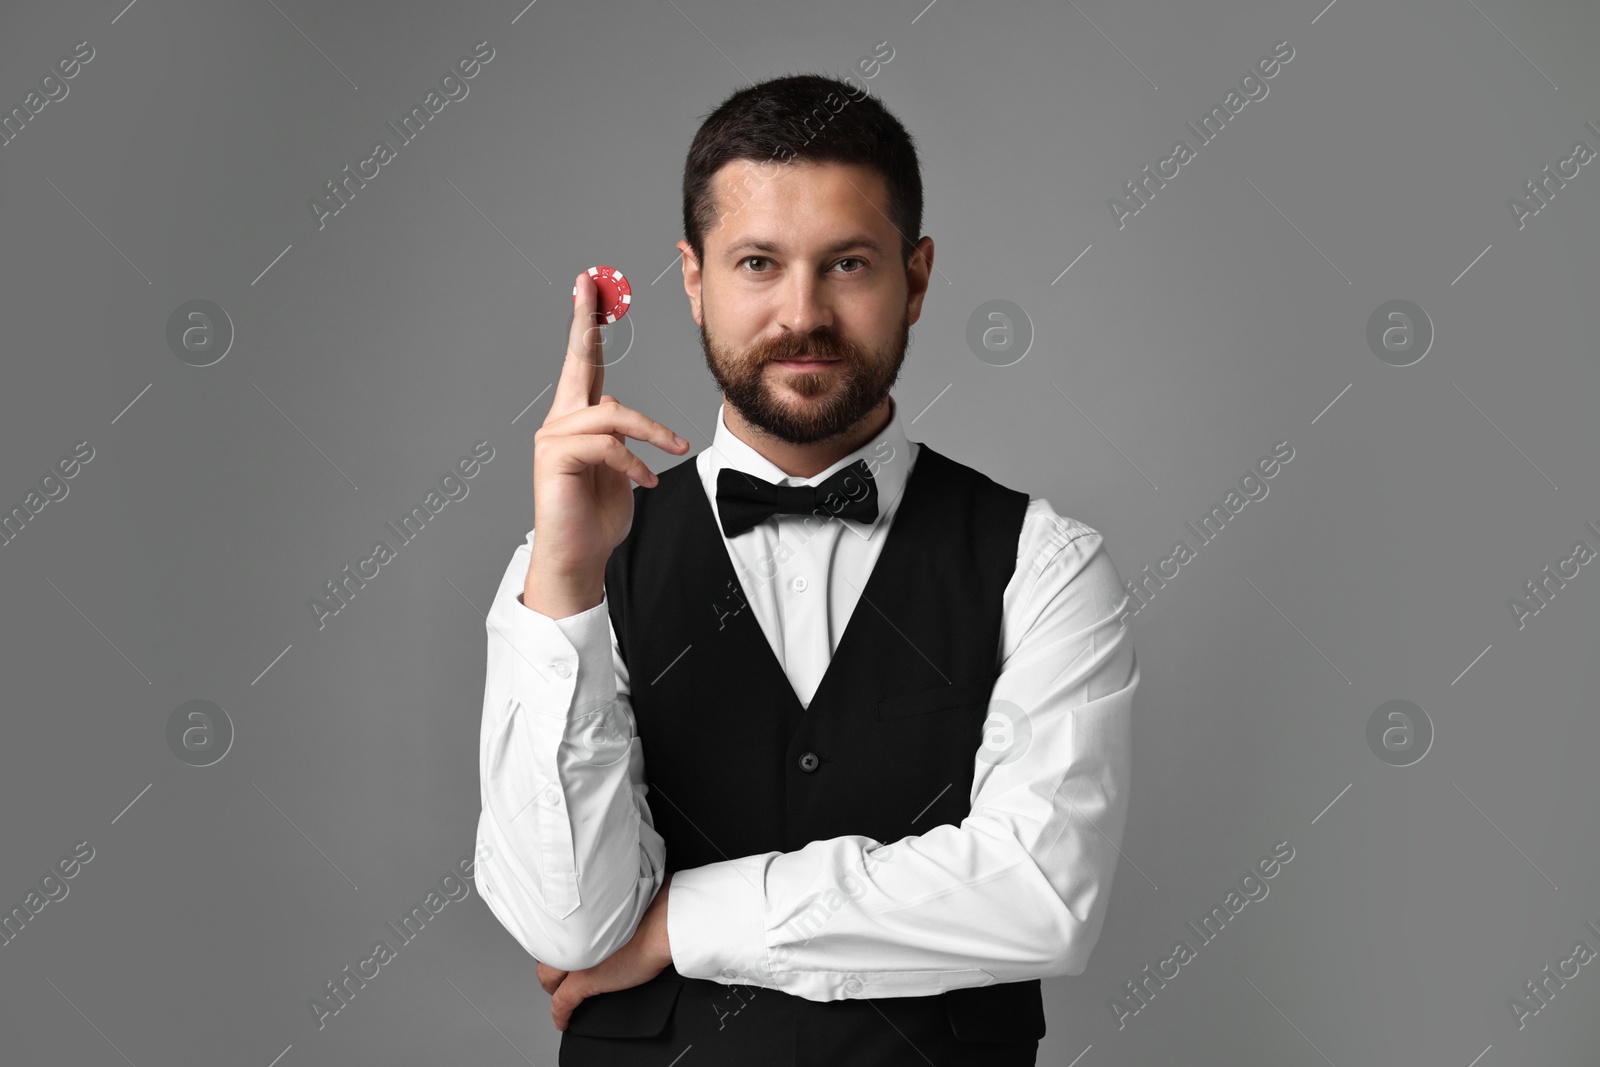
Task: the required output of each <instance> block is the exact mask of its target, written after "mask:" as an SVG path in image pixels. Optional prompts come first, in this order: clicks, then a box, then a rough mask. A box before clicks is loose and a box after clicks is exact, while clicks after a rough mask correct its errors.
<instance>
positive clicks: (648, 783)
mask: <svg viewBox="0 0 1600 1067" xmlns="http://www.w3.org/2000/svg"><path fill="white" fill-rule="evenodd" d="M683 211H684V228H685V232H686V239H685V240H683V241H680V242H679V243H678V247H679V248H680V249H681V250H682V252H683V281H684V289H685V291H686V292H687V293H688V296H689V304H690V308H691V310H692V312H693V314H694V319H695V322H696V323H697V324H698V325H699V327H700V338H701V343H702V346H703V348H704V352H705V359H706V365H707V367H708V368H709V369H710V371H711V374H712V376H713V377H714V378H715V380H716V382H717V385H718V386H719V387H720V389H721V390H722V395H723V403H722V406H721V408H720V410H719V417H718V422H717V427H716V432H715V437H714V439H713V441H712V442H711V446H710V448H709V449H707V450H705V451H703V452H701V453H700V454H699V455H697V456H696V457H695V458H694V460H693V461H692V462H684V463H679V464H676V465H674V466H672V467H670V468H667V469H664V470H662V471H661V472H660V474H659V475H657V474H655V473H653V472H651V470H650V469H649V468H648V467H647V466H646V465H645V463H644V462H643V461H642V460H640V459H639V458H638V457H637V456H635V455H634V454H633V453H632V452H631V451H629V449H628V448H627V447H626V445H625V443H624V442H625V439H630V438H631V439H633V440H637V441H648V442H650V443H652V444H654V445H656V446H657V447H658V448H660V449H662V450H663V451H666V452H670V453H673V454H677V455H683V454H685V453H686V452H687V451H688V448H689V445H688V442H687V441H685V440H683V439H682V438H681V437H678V436H677V435H676V434H675V433H674V432H673V431H672V430H670V429H669V428H668V427H667V426H665V425H664V424H662V423H660V422H658V421H656V420H654V419H652V418H649V417H647V416H645V415H643V414H641V413H640V412H638V411H637V410H635V409H633V408H630V407H626V406H623V405H622V404H621V403H620V402H619V401H618V400H617V399H616V398H615V397H613V396H611V395H610V394H606V393H603V392H602V389H603V387H604V386H603V382H604V369H603V359H602V358H601V353H600V342H599V340H598V336H597V335H598V331H597V330H595V329H594V328H593V327H592V325H591V324H592V323H593V322H595V321H596V320H595V315H594V307H595V303H596V295H595V286H594V284H593V282H592V281H591V280H590V279H589V276H588V275H587V274H586V273H585V274H580V275H578V278H577V301H576V307H575V309H574V312H573V319H572V326H571V330H570V333H569V339H568V349H567V355H566V360H565V363H564V365H563V367H562V371H561V377H560V380H559V382H558V383H557V386H556V392H555V397H554V399H553V401H552V402H551V406H550V412H549V414H548V416H547V417H546V419H545V421H544V424H543V426H542V427H541V428H540V429H539V431H538V432H537V433H536V434H535V438H534V478H533V481H534V515H535V529H534V530H533V531H531V532H530V533H529V534H528V537H527V540H526V542H525V543H524V544H523V545H521V546H519V547H518V548H517V550H516V552H515V553H514V555H513V557H512V559H511V563H510V565H509V567H508V568H507V569H506V572H505V576H504V579H503V580H502V582H501V585H500V588H499V590H498V592H497V594H496V597H495V601H494V606H493V608H492V609H491V611H490V613H489V617H488V623H487V628H488V676H487V684H486V687H485V695H484V705H483V725H482V735H481V746H482V747H481V757H480V773H481V777H482V802H483V811H482V815H481V818H480V822H479V829H478V837H479V844H480V851H481V852H487V854H488V858H486V859H485V860H483V861H481V862H480V863H479V865H478V868H477V871H478V874H477V878H478V886H479V888H480V890H481V891H482V892H483V895H484V900H485V902H486V903H487V904H488V906H489V909H490V911H492V912H493V913H494V915H495V916H496V917H497V918H498V919H499V920H500V922H501V923H502V924H504V925H505V927H506V929H507V930H509V931H510V932H511V934H512V935H513V936H514V937H515V938H516V939H517V940H518V942H519V943H520V944H521V945H522V946H523V947H524V948H526V949H527V950H528V952H529V953H530V954H532V955H533V956H534V957H535V958H536V959H537V960H539V961H540V962H539V964H538V967H537V972H538V976H539V981H540V984H541V985H542V986H543V987H544V989H545V990H546V991H547V992H549V993H551V994H552V997H551V1014H552V1017H553V1019H554V1021H555V1024H556V1026H557V1028H558V1029H561V1030H562V1031H563V1035H562V1043H561V1053H560V1062H561V1063H562V1064H564V1065H590V1064H603V1065H622V1067H628V1065H642V1064H663V1065H665V1064H668V1063H671V1062H674V1061H675V1058H676V1057H677V1056H679V1055H682V1054H683V1053H684V1051H685V1050H686V1049H687V1048H689V1047H690V1046H693V1049H694V1051H693V1053H692V1059H691V1060H685V1061H684V1062H685V1063H688V1062H693V1063H694V1064H698V1065H720V1064H737V1065H739V1067H749V1065H751V1064H769V1063H770V1064H786V1065H794V1067H808V1065H814V1064H828V1065H830V1067H839V1065H841V1064H872V1065H875V1067H881V1065H895V1064H917V1065H919V1067H921V1065H926V1064H928V1063H930V1062H931V1063H934V1064H938V1065H941V1067H942V1065H945V1064H984V1065H988V1067H995V1065H999V1067H1005V1065H1011V1064H1033V1063H1035V1057H1036V1055H1037V1050H1038V1042H1039V1039H1040V1038H1041V1037H1042V1036H1043V1034H1044V1031H1045V1022H1044V1013H1043V1006H1042V1001H1041V997H1040V982H1039V979H1040V978H1043V977H1048V976H1053V975H1067V974H1078V973H1081V972H1082V971H1083V969H1084V967H1085V966H1086V964H1087V960H1088V956H1089V952H1090V950H1091V949H1092V948H1093V946H1094V943H1095V941H1096V939H1097V938H1098V936H1099V933H1100V928H1101V924H1102V922H1103V920H1104V917H1105V911H1106V905H1107V898H1108V894H1109V891H1110V888H1111V882H1112V875H1113V872H1114V870H1115V866H1116V860H1117V855H1118V851H1117V842H1118V841H1120V839H1121V837H1122V831H1123V825H1124V821H1125V817H1126V813H1127V789H1128V782H1129V766H1130V752H1129V717H1130V714H1131V709H1132V699H1133V694H1134V692H1135V690H1136V689H1137V687H1138V682H1139V671H1138V666H1137V664H1136V661H1135V657H1134V652H1133V647H1132V645H1131V643H1130V638H1129V634H1128V632H1127V630H1126V629H1125V628H1124V627H1122V626H1121V625H1120V624H1119V623H1118V621H1117V614H1118V611H1119V608H1120V606H1121V602H1122V601H1123V592H1122V587H1121V585H1120V582H1119V580H1118V578H1117V574H1116V570H1115V568H1114V567H1113V565H1112V563H1111V561H1110V559H1109V558H1108V557H1107V555H1106V553H1105V550H1104V548H1103V547H1102V543H1101V537H1100V535H1099V534H1098V533H1097V532H1096V531H1094V530H1093V529H1091V528H1089V527H1087V526H1085V525H1083V524H1082V523H1079V522H1076V521H1074V520H1072V519H1070V518H1065V517H1063V516H1060V515H1058V514H1057V513H1056V512H1055V511H1054V509H1053V508H1052V507H1051V505H1050V503H1049V501H1047V500H1045V499H1043V498H1029V497H1028V496H1027V495H1026V494H1024V493H1021V492H1018V491H1016V490H1013V489H1009V488H1006V487H1004V486H1002V485H999V484H997V483H996V482H994V481H992V480H991V479H989V478H987V477H985V476H984V475H982V474H980V473H978V472H977V471H975V470H973V469H972V468H970V467H967V466H965V465H963V464H961V463H958V462H956V461H955V460H952V459H949V458H946V457H945V456H944V455H942V454H940V453H938V452H936V451H934V450H933V449H931V448H929V447H928V446H927V445H925V444H920V443H917V442H912V441H909V440H908V439H907V438H906V434H905V425H904V422H903V420H902V418H901V411H900V409H899V407H898V404H897V403H896V401H895V400H894V398H893V397H891V396H890V395H889V389H890V387H891V386H892V385H893V384H894V382H895V380H896V378H897V376H898V374H899V370H900V367H901V364H902V362H903V360H904V358H905V351H906V347H907V343H908V341H909V337H910V327H911V325H912V324H913V323H915V322H916V321H917V319H918V317H919V316H920V315H921V311H922V302H923V298H924V296H925V295H926V293H927V289H928V280H929V272H930V271H931V269H932V266H933V241H932V239H931V238H929V237H926V236H924V237H921V238H920V239H918V240H915V241H913V240H912V238H911V237H910V235H911V234H916V233H918V232H919V231H920V228H921V221H922V218H921V215H922V185H921V177H920V173H919V169H918V163H917V156H916V151H915V147H914V145H913V142H912V140H911V138H910V136H909V135H908V134H907V133H906V131H905V129H904V127H903V126H902V125H901V124H900V122H899V121H898V120H896V119H895V118H894V117H893V116H892V115H890V114H889V112H888V111H887V110H886V109H884V107H883V106H882V105H881V104H880V103H879V102H878V101H877V100H875V99H872V98H871V97H870V96H867V95H865V94H864V93H863V94H862V95H859V96H858V95H856V94H855V93H854V92H852V90H851V89H850V88H849V87H848V86H846V85H844V84H842V83H840V82H837V81H834V80H832V79H828V78H822V77H817V76H813V75H798V76H793V77H785V78H779V79H776V80H773V81H768V82H765V83H763V84H760V85H756V86H753V87H751V88H748V89H744V90H742V91H740V92H737V93H735V94H733V95H732V96H731V97H730V98H728V100H726V101H725V102H724V103H723V104H722V105H721V106H720V107H719V108H718V109H717V110H716V111H715V112H713V113H712V114H711V115H710V116H709V117H708V118H707V119H706V121H705V122H704V124H703V125H702V126H701V127H700V130H699V132H698V133H697V134H696V136H695V139H694V142H693V144H692V146H691V148H690V150H689V155H688V160H687V163H686V166H685V170H684V179H683ZM957 402H958V401H951V403H957ZM968 411H969V413H970V414H969V417H977V416H978V414H979V413H978V412H977V411H975V410H972V409H971V408H969V409H968ZM1017 440H1018V442H1019V444H1021V445H1022V446H1024V447H1046V448H1048V447H1051V446H1052V445H1053V441H1052V440H1051V432H1050V430H1049V428H1040V429H1039V430H1038V431H1035V432H1032V433H1023V434H1019V435H1018V438H1017ZM633 483H637V487H635V485H634V484H633Z"/></svg>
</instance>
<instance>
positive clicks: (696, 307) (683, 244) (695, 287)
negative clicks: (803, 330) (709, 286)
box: [678, 241, 927, 326]
mask: <svg viewBox="0 0 1600 1067" xmlns="http://www.w3.org/2000/svg"><path fill="white" fill-rule="evenodd" d="M678 251H680V252H682V253H683V291H684V292H685V293H687V294H689V310H690V311H692V312H693V313H694V324H695V325H696V326H704V325H705V322H704V320H703V319H702V318H701V315H700V261H699V260H697V259H695V258H694V248H693V247H692V246H691V245H690V244H689V242H688V241H679V242H678ZM923 284H924V286H926V284H927V283H926V282H924V283H923Z"/></svg>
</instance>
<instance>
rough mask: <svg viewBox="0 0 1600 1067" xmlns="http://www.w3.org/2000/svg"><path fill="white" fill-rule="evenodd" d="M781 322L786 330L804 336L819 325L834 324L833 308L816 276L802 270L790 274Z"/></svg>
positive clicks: (784, 295)
mask: <svg viewBox="0 0 1600 1067" xmlns="http://www.w3.org/2000/svg"><path fill="white" fill-rule="evenodd" d="M780 324H781V325H782V326H783V328H784V329H785V330H788V331H790V332H792V333H797V334H800V335H802V336H804V335H805V334H808V333H811V332H812V331H813V330H816V329H818V328H819V327H823V326H829V327H831V326H832V325H833V309H832V308H831V307H830V306H829V305H828V302H827V298H826V296H825V295H824V291H823V288H822V286H821V285H820V284H819V283H818V281H817V279H816V278H814V277H812V276H811V275H810V274H808V273H806V272H801V271H795V272H793V273H791V274H790V276H789V279H788V280H787V283H786V288H785V291H784V294H783V313H782V315H781V317H780Z"/></svg>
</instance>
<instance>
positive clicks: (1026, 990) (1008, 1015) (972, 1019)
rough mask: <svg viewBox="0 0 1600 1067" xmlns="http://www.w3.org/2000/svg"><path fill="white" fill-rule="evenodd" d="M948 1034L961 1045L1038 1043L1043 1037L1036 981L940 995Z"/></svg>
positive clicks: (954, 990)
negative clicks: (1001, 1042)
mask: <svg viewBox="0 0 1600 1067" xmlns="http://www.w3.org/2000/svg"><path fill="white" fill-rule="evenodd" d="M939 996H940V999H942V1000H943V1001H944V1006H945V1013H946V1014H947V1015H948V1016H949V1018H950V1031H951V1033H953V1034H955V1035H956V1037H957V1038H958V1039H960V1040H962V1041H1038V1040H1040V1039H1041V1038H1043V1037H1044V1032H1045V1021H1044V996H1043V994H1042V993H1041V992H1040V986H1039V979H1037V978H1033V979H1029V980H1027V981H1022V982H1001V983H998V984H996V985H985V986H971V987H968V988H966V989H952V990H949V991H948V992H945V993H941V994H940V995H939Z"/></svg>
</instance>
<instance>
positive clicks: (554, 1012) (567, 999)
mask: <svg viewBox="0 0 1600 1067" xmlns="http://www.w3.org/2000/svg"><path fill="white" fill-rule="evenodd" d="M580 984H581V983H580V982H579V981H578V980H577V979H574V980H573V981H570V982H562V983H561V988H560V989H558V990H556V992H555V996H553V997H551V998H550V1019H551V1021H552V1022H554V1023H555V1024H556V1029H557V1030H565V1029H566V1028H567V1023H568V1022H569V1021H570V1020H571V1019H572V1013H573V1012H574V1011H575V1010H577V1007H578V1005H579V1004H582V1003H583V998H584V994H583V993H581V992H579V989H578V987H579V985H580Z"/></svg>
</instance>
